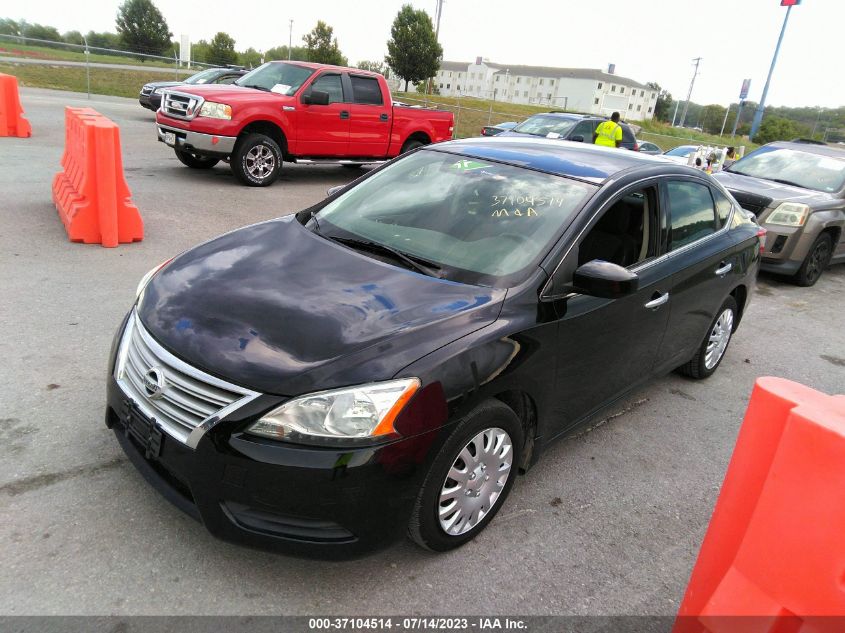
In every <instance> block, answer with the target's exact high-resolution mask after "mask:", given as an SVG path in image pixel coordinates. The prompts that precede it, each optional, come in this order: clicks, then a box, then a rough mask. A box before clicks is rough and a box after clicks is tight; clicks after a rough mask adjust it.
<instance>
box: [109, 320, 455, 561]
mask: <svg viewBox="0 0 845 633" xmlns="http://www.w3.org/2000/svg"><path fill="white" fill-rule="evenodd" d="M125 326H126V321H124V324H123V326H121V328H120V329H119V330H118V334H117V336H116V337H115V342H114V344H113V346H112V353H111V356H110V358H111V362H110V366H109V375H108V382H107V405H106V418H105V422H106V426H107V427H109V428H110V429H112V430H113V431H114V433H115V435H116V437H117V440H118V442H119V443H120V445H121V448H122V449H123V451H124V452H125V453H126V455H127V456H128V457H129V459H130V461H131V462H132V463H133V464H134V465H135V467H136V468H137V469H138V470H139V471H140V473H141V474H142V475H143V477H144V478H145V479H146V480H147V481H148V482H149V483H150V484H151V485H153V487H155V488H156V489H157V490H158V491H159V492H160V493H161V494H162V495H163V496H164V497H165V498H166V499H167V500H168V501H170V502H171V503H173V504H174V505H176V506H177V507H178V508H180V509H181V510H183V511H184V512H185V513H187V514H188V515H190V516H192V517H193V518H195V519H197V520H198V521H200V522H202V523H203V524H204V525H205V527H206V528H207V529H208V530H209V531H210V532H211V533H212V534H213V535H215V536H217V537H219V538H221V539H224V540H227V541H231V542H235V543H240V544H244V545H248V546H253V547H259V548H262V549H269V550H275V551H280V552H284V553H291V554H296V555H303V556H309V557H316V558H350V557H355V556H360V555H362V554H365V553H368V552H371V551H375V550H378V549H380V548H383V547H385V546H387V545H389V544H390V543H392V542H394V541H396V540H397V539H399V538H401V537H402V536H403V535H404V534H405V532H406V530H407V526H408V521H409V519H410V515H411V510H412V508H413V505H414V503H415V500H416V498H417V495H418V493H419V490H420V489H421V487H422V484H423V480H424V477H425V474H426V472H427V471H428V469H429V467H430V464H431V461H432V459H433V457H434V456H435V455H436V454H437V451H438V450H439V448H440V446H442V442H443V437H444V432H443V430H442V429H434V430H430V431H427V432H424V433H421V434H419V435H415V436H413V437H408V438H405V439H402V440H399V441H397V442H394V443H391V444H387V445H382V446H376V447H360V448H353V449H335V448H318V447H310V446H301V445H296V444H286V443H283V442H275V441H272V440H265V439H263V438H259V437H254V436H250V435H248V434H246V433H244V432H243V429H244V428H245V427H246V426H247V425H248V424H250V423H251V422H252V421H254V420H256V419H257V418H258V417H260V416H261V415H262V414H263V413H264V412H266V410H268V409H271V408H274V407H276V406H278V404H280V402H282V401H283V400H284V399H283V398H281V397H278V396H266V395H265V396H260V397H259V398H257V399H256V400H254V401H252V402H250V403H249V404H247V405H245V406H243V407H241V408H239V409H237V410H235V411H233V412H232V413H231V414H229V415H228V416H226V417H224V419H223V420H222V421H220V422H219V423H217V424H215V425H214V426H213V427H211V428H210V429H209V430H208V432H206V433H205V434H204V435H202V437H201V439H200V440H199V442H198V444H197V446H196V448H195V449H193V448H190V447H189V446H187V445H186V444H183V443H182V442H181V441H179V440H177V439H175V438H174V437H172V436H170V435H167V434H166V433H158V434H157V439H156V441H155V442H154V443H153V442H149V441H145V440H144V439H142V438H140V437H138V425H137V423H129V420H130V419H131V416H132V415H135V418H134V419H135V420H138V419H139V417H140V418H143V415H140V416H139V411H138V409H137V407H136V406H134V404H133V403H132V402H131V399H130V398H129V397H128V396H127V395H126V393H124V391H123V390H122V389H121V387H120V385H119V384H118V382H117V381H116V380H115V378H114V364H115V358H116V354H117V350H118V347H119V346H118V342H119V341H120V339H121V338H122V336H123V331H124V328H125ZM133 411H134V413H133ZM143 419H144V420H145V424H149V420H148V419H146V418H143ZM149 428H150V429H153V428H155V429H158V428H160V427H157V426H155V423H153V425H152V426H150V427H149ZM151 436H152V434H150V437H151ZM159 442H160V443H159ZM153 445H154V446H155V448H154V449H153V448H151V447H152V446H153Z"/></svg>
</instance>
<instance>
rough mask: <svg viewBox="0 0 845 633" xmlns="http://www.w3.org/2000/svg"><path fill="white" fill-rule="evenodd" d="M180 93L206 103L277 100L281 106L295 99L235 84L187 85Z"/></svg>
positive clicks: (180, 87)
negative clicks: (203, 100)
mask: <svg viewBox="0 0 845 633" xmlns="http://www.w3.org/2000/svg"><path fill="white" fill-rule="evenodd" d="M178 92H184V93H185V94H191V95H197V96H200V97H202V98H204V99H205V100H206V101H223V102H225V101H226V100H227V99H235V100H237V101H238V102H239V103H245V102H249V101H261V102H266V101H267V99H277V100H278V101H279V104H280V105H281V104H285V103H292V102H293V101H294V98H293V97H288V96H287V95H280V94H278V93H276V92H266V91H264V90H256V89H255V88H243V87H241V86H236V85H234V84H203V85H196V86H195V85H190V84H185V85H183V86H179V90H178Z"/></svg>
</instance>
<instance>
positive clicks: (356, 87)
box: [350, 75, 384, 105]
mask: <svg viewBox="0 0 845 633" xmlns="http://www.w3.org/2000/svg"><path fill="white" fill-rule="evenodd" d="M350 79H352V95H353V98H354V99H355V103H365V104H369V105H383V104H384V100H383V99H382V96H381V86H379V83H378V79H376V78H375V77H359V76H356V75H352V76H351V77H350Z"/></svg>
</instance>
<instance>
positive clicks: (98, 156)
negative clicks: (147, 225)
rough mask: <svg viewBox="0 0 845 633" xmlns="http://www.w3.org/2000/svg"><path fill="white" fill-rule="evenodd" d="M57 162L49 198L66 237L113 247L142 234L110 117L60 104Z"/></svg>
mask: <svg viewBox="0 0 845 633" xmlns="http://www.w3.org/2000/svg"><path fill="white" fill-rule="evenodd" d="M61 165H62V171H60V172H59V173H58V174H56V175H55V176H54V177H53V202H54V203H55V204H56V210H57V211H58V212H59V217H60V218H61V219H62V222H63V223H64V225H65V229H66V230H67V234H68V237H69V238H70V241H71V242H85V243H86V244H102V245H103V246H110V247H112V246H117V245H118V243H120V244H125V243H127V242H140V241H141V240H142V239H144V222H143V220H142V219H141V214H140V213H139V212H138V207H136V206H135V205H134V204H132V202H131V200H130V196H131V195H132V194H131V193H130V192H129V186H128V185H127V184H126V178H124V176H123V159H122V157H121V153H120V129H119V128H118V127H117V125H116V124H115V123H114V122H112V121H110V120H109V119H107V118H106V117H104V116H103V115H102V114H100V113H98V112H97V111H96V110H92V109H91V108H70V107H67V108H65V151H64V154H63V155H62V161H61Z"/></svg>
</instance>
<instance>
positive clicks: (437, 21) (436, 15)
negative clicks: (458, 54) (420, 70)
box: [425, 0, 445, 94]
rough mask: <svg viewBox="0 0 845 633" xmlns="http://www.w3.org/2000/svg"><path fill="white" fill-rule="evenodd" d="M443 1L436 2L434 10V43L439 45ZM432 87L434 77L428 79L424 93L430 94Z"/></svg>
mask: <svg viewBox="0 0 845 633" xmlns="http://www.w3.org/2000/svg"><path fill="white" fill-rule="evenodd" d="M444 2H445V0H437V8H436V9H435V10H434V41H435V42H437V43H438V44H439V43H440V16H441V15H443V3H444ZM433 85H434V77H429V78H428V86H427V88H426V91H425V93H426V94H431V92H432V87H433Z"/></svg>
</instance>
